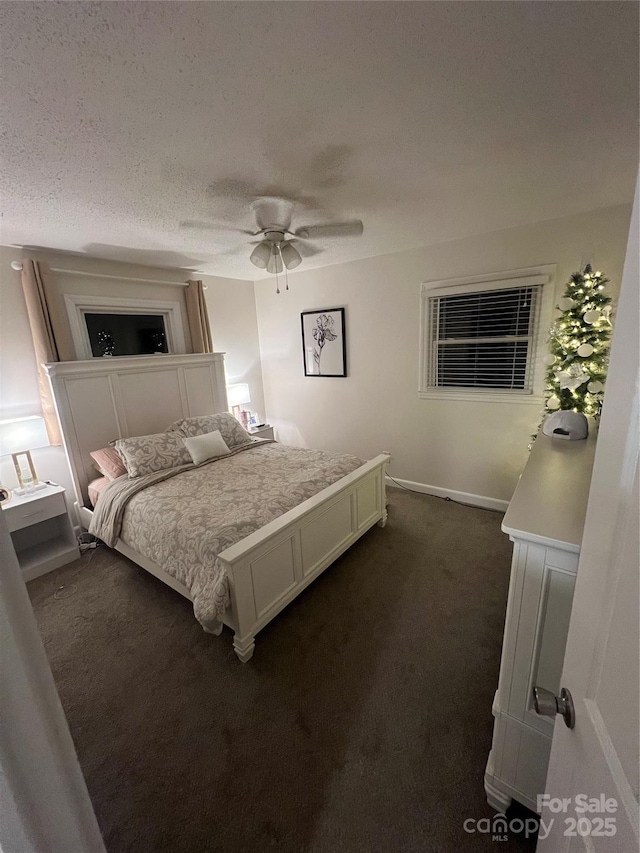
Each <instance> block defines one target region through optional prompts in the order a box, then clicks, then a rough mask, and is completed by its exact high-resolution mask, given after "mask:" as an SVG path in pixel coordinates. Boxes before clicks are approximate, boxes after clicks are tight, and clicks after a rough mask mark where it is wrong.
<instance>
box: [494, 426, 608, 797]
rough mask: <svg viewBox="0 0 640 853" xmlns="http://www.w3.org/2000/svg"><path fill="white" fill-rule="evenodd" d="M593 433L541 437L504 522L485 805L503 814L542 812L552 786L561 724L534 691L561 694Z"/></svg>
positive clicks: (589, 479)
mask: <svg viewBox="0 0 640 853" xmlns="http://www.w3.org/2000/svg"><path fill="white" fill-rule="evenodd" d="M595 432H596V431H595V428H594V427H593V426H592V427H591V435H590V436H589V438H588V439H586V440H583V441H558V439H555V438H550V437H549V436H546V435H543V434H542V433H541V434H539V435H538V437H537V438H536V440H535V443H534V445H533V449H532V451H531V455H530V456H529V459H528V461H527V464H526V466H525V469H524V471H523V472H522V476H521V478H520V482H519V483H518V485H517V487H516V490H515V492H514V495H513V498H512V499H511V503H510V504H509V508H508V509H507V512H506V514H505V517H504V519H503V522H502V529H503V531H504V532H505V533H508V534H509V538H510V539H511V541H512V542H513V561H512V563H511V580H510V583H509V597H508V600H507V615H506V620H505V628H504V640H503V644H502V659H501V662H500V677H499V680H498V689H497V691H496V694H495V698H494V700H493V708H492V712H493V716H494V718H495V720H494V725H493V743H492V747H491V752H490V753H489V760H488V762H487V769H486V772H485V776H484V787H485V791H486V794H487V801H488V803H489V805H490V806H493V807H494V808H495V809H497V810H498V811H501V812H504V811H505V810H506V809H507V808H508V806H509V804H510V803H511V800H512V799H514V800H517V801H518V802H519V803H522V804H523V805H525V806H527V807H528V808H530V809H531V810H532V811H539V809H538V803H537V798H538V794H543V793H544V789H545V782H546V777H547V766H548V764H549V755H550V752H551V738H552V737H553V727H554V719H552V718H550V717H543V716H539V715H538V714H537V713H536V712H535V710H534V707H533V689H534V687H541V688H544V689H545V690H549V691H551V693H553V694H555V695H556V696H557V695H558V694H559V692H560V677H561V675H562V665H563V663H564V653H565V646H566V643H567V633H568V630H569V618H570V616H571V605H572V603H573V589H574V586H575V581H576V573H577V570H578V559H579V557H580V545H581V542H582V531H583V527H584V518H585V514H586V509H587V499H588V497H589V486H590V483H591V470H592V468H593V457H594V453H595V444H596V435H595ZM557 720H558V723H557V725H564V723H563V721H562V718H561V717H558V718H557Z"/></svg>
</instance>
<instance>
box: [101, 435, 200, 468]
mask: <svg viewBox="0 0 640 853" xmlns="http://www.w3.org/2000/svg"><path fill="white" fill-rule="evenodd" d="M116 450H117V451H118V453H119V454H120V456H122V459H123V461H124V464H125V465H126V466H127V471H128V472H129V477H131V478H133V477H142V475H143V474H153V473H154V472H155V471H164V470H165V469H167V468H176V467H177V466H178V465H186V464H187V463H189V462H191V456H190V455H189V451H188V450H187V448H186V447H185V446H184V441H183V440H182V437H181V436H180V435H179V434H178V433H177V432H158V433H156V434H155V435H136V436H133V437H132V438H119V439H118V440H117V441H116Z"/></svg>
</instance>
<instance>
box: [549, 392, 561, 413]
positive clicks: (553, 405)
mask: <svg viewBox="0 0 640 853" xmlns="http://www.w3.org/2000/svg"><path fill="white" fill-rule="evenodd" d="M559 408H560V400H559V399H558V397H556V396H555V394H554V395H553V397H549V399H548V400H547V409H559Z"/></svg>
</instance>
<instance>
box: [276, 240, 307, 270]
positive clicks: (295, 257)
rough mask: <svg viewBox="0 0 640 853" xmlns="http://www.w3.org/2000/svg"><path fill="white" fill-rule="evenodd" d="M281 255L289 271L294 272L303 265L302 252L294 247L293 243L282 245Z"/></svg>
mask: <svg viewBox="0 0 640 853" xmlns="http://www.w3.org/2000/svg"><path fill="white" fill-rule="evenodd" d="M280 254H281V255H282V260H283V261H284V265H285V266H286V268H287V269H288V270H294V269H295V268H296V267H299V266H300V264H301V263H302V256H301V255H300V252H299V251H298V250H297V249H296V248H295V246H292V245H291V243H282V245H281V246H280Z"/></svg>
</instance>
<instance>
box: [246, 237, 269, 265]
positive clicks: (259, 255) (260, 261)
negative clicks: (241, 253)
mask: <svg viewBox="0 0 640 853" xmlns="http://www.w3.org/2000/svg"><path fill="white" fill-rule="evenodd" d="M271 249H272V244H271V243H267V241H266V240H263V241H262V243H258V245H257V246H256V247H255V249H254V250H253V252H251V256H250V257H249V260H250V261H251V263H252V264H253V265H254V267H258V269H260V270H264V269H267V267H268V265H269V263H270V261H271V254H272V253H271ZM269 272H271V270H269Z"/></svg>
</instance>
